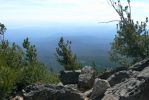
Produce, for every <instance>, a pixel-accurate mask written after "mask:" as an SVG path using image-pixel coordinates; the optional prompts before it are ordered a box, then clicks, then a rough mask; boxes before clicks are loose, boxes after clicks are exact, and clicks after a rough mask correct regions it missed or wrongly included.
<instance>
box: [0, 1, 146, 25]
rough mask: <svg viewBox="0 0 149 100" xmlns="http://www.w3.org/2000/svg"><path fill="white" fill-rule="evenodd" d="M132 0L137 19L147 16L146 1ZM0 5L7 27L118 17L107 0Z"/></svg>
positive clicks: (106, 19)
mask: <svg viewBox="0 0 149 100" xmlns="http://www.w3.org/2000/svg"><path fill="white" fill-rule="evenodd" d="M121 1H126V0H121ZM131 1H132V10H133V12H132V13H133V17H134V18H135V19H136V20H144V18H145V17H147V16H149V13H148V12H149V9H148V6H149V2H147V0H131ZM0 4H1V5H0V22H2V23H4V24H6V26H10V27H13V26H15V27H17V26H18V27H19V26H35V25H41V24H42V25H44V24H45V25H46V24H50V23H75V24H82V23H84V24H95V23H98V22H100V21H109V20H116V19H118V18H119V17H118V16H117V14H116V13H115V11H114V10H113V9H112V7H111V6H110V5H109V3H108V0H0Z"/></svg>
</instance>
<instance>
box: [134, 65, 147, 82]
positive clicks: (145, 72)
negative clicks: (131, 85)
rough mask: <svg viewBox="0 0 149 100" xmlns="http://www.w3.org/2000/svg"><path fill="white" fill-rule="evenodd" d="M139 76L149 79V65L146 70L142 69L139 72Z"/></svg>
mask: <svg viewBox="0 0 149 100" xmlns="http://www.w3.org/2000/svg"><path fill="white" fill-rule="evenodd" d="M137 77H138V78H141V79H142V78H143V79H145V80H148V78H149V66H148V67H146V68H145V69H144V70H142V71H141V72H140V73H139V74H138V76H137Z"/></svg>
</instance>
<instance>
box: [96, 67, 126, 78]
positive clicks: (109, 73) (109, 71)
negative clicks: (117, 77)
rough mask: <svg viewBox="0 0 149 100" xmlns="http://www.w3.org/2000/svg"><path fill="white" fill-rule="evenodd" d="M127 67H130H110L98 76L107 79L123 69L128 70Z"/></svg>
mask: <svg viewBox="0 0 149 100" xmlns="http://www.w3.org/2000/svg"><path fill="white" fill-rule="evenodd" d="M127 69H128V68H127V67H117V68H114V69H110V70H109V69H108V70H105V71H104V72H102V73H101V74H100V75H98V78H100V79H105V80H106V79H108V78H109V77H110V76H111V75H113V74H114V73H116V72H119V71H123V70H127Z"/></svg>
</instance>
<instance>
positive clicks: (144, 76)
mask: <svg viewBox="0 0 149 100" xmlns="http://www.w3.org/2000/svg"><path fill="white" fill-rule="evenodd" d="M148 91H149V67H146V68H145V69H144V70H142V71H140V72H139V73H138V75H137V76H136V77H134V78H129V79H126V80H125V81H123V82H121V83H119V84H116V85H115V86H113V87H112V88H109V89H107V91H106V93H105V96H104V97H103V99H102V100H148V98H149V92H148Z"/></svg>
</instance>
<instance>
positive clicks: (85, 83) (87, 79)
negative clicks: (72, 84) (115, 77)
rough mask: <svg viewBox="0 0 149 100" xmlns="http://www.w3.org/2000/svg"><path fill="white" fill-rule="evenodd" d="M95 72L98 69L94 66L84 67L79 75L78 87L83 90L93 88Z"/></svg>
mask: <svg viewBox="0 0 149 100" xmlns="http://www.w3.org/2000/svg"><path fill="white" fill-rule="evenodd" d="M95 74H96V71H95V69H94V68H93V67H90V66H85V67H83V68H82V70H81V74H80V75H79V80H78V88H79V89H80V90H82V91H84V90H88V89H91V88H92V86H93V83H94V80H95Z"/></svg>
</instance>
